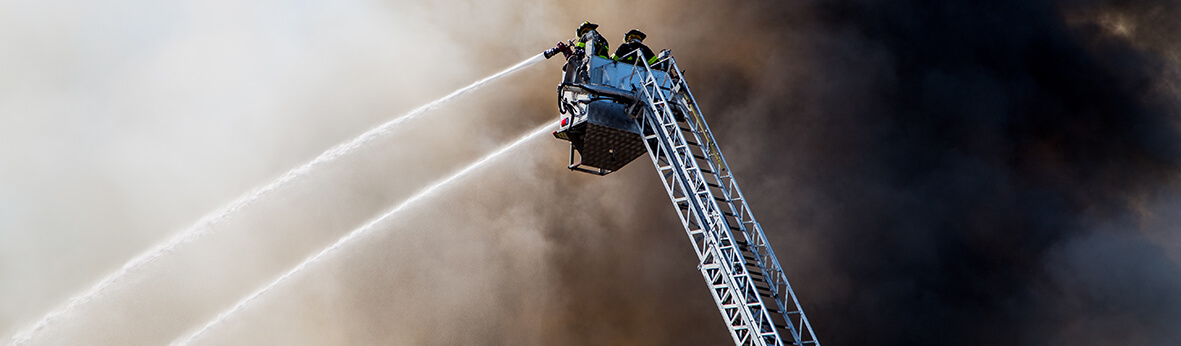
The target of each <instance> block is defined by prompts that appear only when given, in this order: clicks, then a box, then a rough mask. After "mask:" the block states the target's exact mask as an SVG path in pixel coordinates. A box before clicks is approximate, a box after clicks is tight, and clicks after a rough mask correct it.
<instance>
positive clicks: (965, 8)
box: [690, 1, 1181, 345]
mask: <svg viewBox="0 0 1181 346" xmlns="http://www.w3.org/2000/svg"><path fill="white" fill-rule="evenodd" d="M1102 6H1105V4H1099V3H1073V2H1071V3H1066V2H1064V3H1054V2H1044V1H983V2H973V1H908V2H899V1H815V2H811V3H810V4H809V6H807V8H806V9H800V10H804V11H806V12H807V13H809V14H810V18H809V19H807V20H806V21H805V22H792V21H783V22H780V23H778V24H779V27H777V28H775V29H771V28H766V29H764V30H768V31H773V32H774V31H778V32H779V33H780V34H779V35H782V36H781V37H782V38H783V39H782V40H783V41H785V42H789V43H790V42H796V43H798V44H788V45H780V46H767V47H766V49H765V50H762V51H760V50H758V49H756V50H753V51H750V52H745V53H746V54H761V53H764V52H767V53H773V54H776V55H778V56H792V55H794V56H796V57H797V58H800V60H796V61H790V60H788V59H776V58H774V57H772V58H769V59H768V60H767V61H766V63H765V64H764V65H761V66H754V67H753V68H750V67H748V66H744V67H743V68H746V70H742V68H740V70H738V71H732V70H729V69H728V68H719V69H717V70H716V71H707V72H705V74H706V77H707V78H697V79H693V80H692V81H693V82H695V83H696V84H695V85H698V86H699V87H698V88H697V90H699V91H705V90H711V91H712V90H713V89H711V85H716V86H718V87H719V89H720V90H718V91H717V92H716V93H708V94H707V93H705V92H702V94H703V95H702V97H701V98H702V100H701V101H702V103H703V107H705V108H706V111H707V112H709V111H710V110H713V112H712V114H713V115H714V117H713V118H712V119H716V120H715V123H716V124H717V125H715V128H719V127H720V128H723V129H725V131H723V132H722V133H723V136H727V137H728V138H722V139H721V140H722V141H723V144H728V143H726V142H729V143H734V144H733V145H730V146H729V148H735V147H737V148H738V150H739V155H742V156H741V158H742V159H741V161H739V160H734V161H739V162H742V164H741V167H736V168H735V170H736V171H737V172H739V173H740V174H742V177H746V180H745V181H747V182H750V183H748V184H747V186H749V187H748V189H750V187H754V188H755V189H757V190H756V191H759V192H760V193H757V194H756V193H749V194H750V198H751V199H752V200H754V201H756V205H757V206H756V208H758V209H757V210H758V211H761V215H763V220H762V221H763V222H764V224H765V225H769V227H767V228H769V229H773V230H774V232H775V234H772V236H773V237H774V238H775V239H776V240H780V241H779V244H782V245H779V247H778V248H779V249H780V250H779V251H780V252H787V251H792V250H791V249H793V248H795V247H800V246H816V247H818V248H820V250H817V252H819V253H822V254H823V255H822V256H823V257H822V258H821V259H819V260H818V261H822V262H823V263H822V264H819V266H820V268H821V269H823V270H825V271H821V270H818V269H811V268H809V267H808V266H806V265H798V266H797V265H795V264H794V263H787V264H785V266H787V267H788V268H789V269H790V270H791V271H790V272H789V273H791V274H792V277H793V278H794V279H795V281H796V285H797V287H799V290H800V291H801V292H802V295H801V296H802V298H801V299H803V301H804V303H805V306H806V308H807V309H808V311H809V313H810V314H811V316H812V318H813V319H814V321H813V322H814V324H815V325H816V327H817V329H818V332H819V333H820V336H821V339H822V341H824V342H826V343H828V344H830V345H834V344H836V345H843V344H1008V343H1015V342H1016V343H1028V344H1044V343H1047V342H1082V343H1084V344H1096V343H1097V344H1104V343H1109V342H1115V341H1118V340H1121V338H1123V337H1127V336H1128V334H1129V333H1146V334H1147V335H1140V337H1141V338H1139V339H1137V340H1140V341H1144V342H1146V343H1149V344H1174V343H1176V342H1178V341H1181V340H1178V339H1177V338H1178V337H1179V335H1177V333H1176V332H1173V331H1171V329H1172V328H1173V327H1166V326H1176V324H1175V323H1173V324H1167V323H1166V324H1164V325H1161V326H1160V328H1156V329H1153V328H1149V329H1147V330H1145V329H1137V330H1136V331H1135V332H1129V331H1126V330H1116V329H1115V328H1111V327H1106V329H1103V328H1105V327H1102V326H1101V325H1096V326H1097V327H1099V328H1100V330H1097V331H1092V332H1091V333H1088V334H1086V335H1078V338H1073V337H1071V336H1070V335H1065V336H1064V335H1060V331H1062V330H1064V329H1069V328H1070V327H1071V324H1072V323H1076V321H1078V320H1079V319H1081V318H1099V317H1098V316H1109V317H1112V318H1121V317H1136V316H1130V315H1135V314H1137V312H1138V311H1140V310H1142V309H1144V308H1147V306H1145V305H1147V304H1159V303H1162V302H1161V301H1158V300H1153V299H1148V300H1139V299H1138V298H1137V297H1134V296H1136V295H1153V296H1161V295H1162V294H1163V295H1164V296H1168V295H1175V294H1177V293H1181V286H1179V285H1177V281H1176V280H1172V279H1170V280H1166V282H1168V284H1165V285H1155V286H1150V287H1145V288H1144V290H1145V291H1137V290H1125V291H1123V292H1122V293H1121V294H1120V295H1099V296H1096V295H1088V294H1073V295H1070V294H1065V293H1064V294H1062V295H1059V294H1054V293H1055V292H1072V291H1075V289H1074V287H1069V286H1070V285H1076V284H1077V283H1076V282H1073V281H1070V280H1065V281H1064V280H1061V278H1060V277H1051V275H1049V274H1048V273H1047V268H1046V266H1045V261H1046V260H1047V256H1048V255H1050V254H1051V253H1054V252H1055V251H1057V250H1056V249H1057V247H1059V246H1062V244H1063V243H1064V242H1068V241H1070V240H1072V239H1075V238H1078V237H1084V236H1086V235H1087V234H1089V233H1090V232H1092V231H1093V229H1094V228H1095V227H1096V226H1097V224H1099V223H1103V222H1106V221H1107V220H1112V219H1115V218H1118V217H1121V216H1123V215H1126V214H1129V213H1134V212H1136V211H1135V210H1133V207H1134V206H1133V202H1134V201H1139V200H1144V199H1146V198H1151V197H1153V196H1155V195H1157V194H1159V193H1162V192H1165V191H1170V190H1174V189H1175V188H1176V181H1177V174H1178V173H1181V171H1179V170H1178V168H1179V164H1181V152H1179V151H1178V150H1179V149H1181V138H1179V137H1178V133H1177V127H1176V125H1177V120H1178V115H1179V114H1181V113H1179V108H1178V107H1177V103H1176V100H1177V95H1176V94H1168V93H1167V92H1169V91H1168V89H1167V88H1164V86H1165V85H1167V84H1168V82H1170V81H1168V80H1167V79H1166V77H1167V76H1169V75H1170V73H1169V72H1170V70H1169V69H1170V65H1169V63H1170V62H1169V61H1168V60H1167V59H1166V57H1165V55H1163V54H1161V53H1162V52H1161V51H1153V50H1151V49H1146V48H1143V47H1138V46H1137V45H1136V42H1134V41H1135V40H1134V39H1129V38H1127V37H1120V36H1119V35H1117V34H1113V33H1111V32H1110V31H1109V30H1108V29H1107V28H1104V27H1102V26H1101V25H1099V24H1096V23H1092V22H1086V21H1079V22H1068V19H1069V16H1072V15H1076V14H1077V13H1080V12H1084V11H1092V10H1093V11H1099V12H1102V11H1103V10H1102V8H1101V7H1102ZM1124 6H1125V7H1133V8H1135V7H1136V6H1135V5H1124ZM1174 7H1175V6H1174ZM1159 11H1161V10H1160V9H1158V12H1159ZM759 12H760V13H764V12H770V13H775V12H774V11H759ZM1171 13H1172V14H1173V15H1176V14H1178V12H1177V11H1175V10H1171ZM1172 18H1178V17H1175V16H1174V17H1172ZM1129 20H1131V19H1129ZM761 22H763V23H775V21H774V20H771V19H768V20H766V21H761ZM1129 24H1136V23H1129ZM1140 25H1141V26H1150V25H1151V23H1140ZM1174 27H1175V24H1174ZM1133 35H1134V33H1133ZM772 36H774V35H772ZM792 50H800V51H799V52H791V51H792ZM793 64H798V65H803V66H806V67H807V69H808V70H806V71H798V70H794V68H792V67H783V66H777V65H793ZM690 66H693V65H690ZM696 66H700V65H696ZM707 66H708V65H707ZM707 68H708V67H707ZM764 71H770V72H771V73H770V74H769V75H764V74H762V73H765V72H764ZM735 75H737V76H735ZM690 76H692V74H690ZM711 79H712V80H716V81H718V82H710V81H707V80H711ZM728 83H730V84H736V85H737V87H733V86H730V85H728ZM783 84H787V85H788V86H782V85H783ZM735 90H738V91H735ZM743 95H745V97H744V96H743ZM731 151H733V150H731ZM779 180H786V181H785V182H784V181H779ZM768 191H778V192H780V194H779V195H776V194H774V193H768ZM801 231H802V232H808V233H810V234H809V235H808V236H806V237H800V236H793V235H791V233H792V232H801ZM793 238H801V239H810V240H813V241H814V243H811V244H807V243H794V242H785V241H782V240H784V239H793ZM1106 255H1107V256H1114V257H1123V256H1130V255H1144V252H1127V253H1121V252H1116V253H1114V254H1106ZM1145 256H1148V255H1145ZM1155 256H1157V257H1154V258H1156V259H1154V260H1152V262H1156V261H1158V260H1157V259H1160V260H1163V262H1164V263H1170V264H1171V265H1165V266H1155V267H1154V268H1156V269H1157V270H1159V271H1157V272H1154V273H1153V274H1148V273H1144V275H1133V276H1132V277H1131V278H1127V277H1125V278H1120V277H1110V278H1108V279H1110V280H1128V279H1131V280H1146V279H1150V278H1151V277H1152V275H1160V276H1163V277H1170V278H1172V277H1176V276H1177V273H1178V272H1181V271H1179V269H1178V267H1177V264H1176V262H1175V261H1169V260H1168V259H1167V257H1164V256H1163V255H1160V254H1156V255H1155ZM788 258H789V259H790V258H792V256H790V255H789V256H788ZM810 260H811V261H817V259H810ZM1098 261H1099V262H1103V263H1110V264H1111V265H1113V266H1120V265H1124V266H1127V267H1128V268H1125V269H1127V270H1135V269H1136V266H1137V264H1136V263H1142V262H1143V261H1129V262H1127V263H1118V262H1120V261H1121V260H1119V259H1112V260H1110V261H1103V260H1098ZM1095 270H1099V269H1095ZM1103 270H1110V269H1103ZM813 279H820V280H822V281H828V280H831V281H829V282H826V283H825V282H816V283H813V282H812V281H811V280H813ZM829 285H836V287H830V286H829ZM832 293H839V296H832ZM1075 300H1082V302H1081V304H1080V303H1079V302H1076V301H1075ZM1103 300H1108V301H1103ZM809 303H811V304H809ZM1168 303H1170V304H1171V305H1166V306H1165V307H1163V309H1165V310H1166V311H1165V312H1162V313H1160V314H1158V315H1157V316H1152V317H1151V318H1152V319H1156V320H1159V319H1160V318H1167V320H1168V321H1172V322H1179V321H1181V318H1179V317H1181V310H1178V308H1181V305H1178V304H1177V303H1176V300H1172V301H1169V302H1168ZM1098 304H1102V305H1104V306H1103V308H1086V309H1078V310H1074V311H1072V313H1077V314H1084V315H1089V316H1069V315H1068V314H1063V313H1061V312H1059V311H1058V309H1060V308H1061V306H1062V305H1071V306H1074V305H1082V306H1095V305H1098ZM1153 308H1154V309H1157V310H1159V309H1162V307H1159V306H1157V307H1153ZM1148 317H1149V316H1145V318H1148ZM1084 336H1085V338H1084Z"/></svg>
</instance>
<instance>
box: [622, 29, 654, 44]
mask: <svg viewBox="0 0 1181 346" xmlns="http://www.w3.org/2000/svg"><path fill="white" fill-rule="evenodd" d="M632 37H635V38H636V39H637V40H640V42H644V39H645V38H647V37H648V35H644V32H642V31H639V30H636V29H632V30H631V31H628V32H627V33H626V34H623V42H627V41H631V40H632Z"/></svg>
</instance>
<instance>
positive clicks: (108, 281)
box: [12, 54, 544, 345]
mask: <svg viewBox="0 0 1181 346" xmlns="http://www.w3.org/2000/svg"><path fill="white" fill-rule="evenodd" d="M542 60H544V57H543V56H542V54H538V55H535V56H532V57H530V58H528V59H525V60H524V61H521V62H520V63H517V64H516V65H513V66H511V67H509V68H507V69H504V70H502V71H500V72H498V73H496V74H494V75H491V76H488V77H486V78H484V79H481V80H479V81H476V82H475V83H472V84H470V85H468V86H466V87H463V88H461V89H459V90H456V91H454V92H452V93H450V94H447V96H443V97H442V98H439V99H437V100H434V101H432V102H430V103H427V104H425V105H423V106H421V107H418V108H415V109H414V110H412V111H410V112H409V113H406V115H403V116H401V117H398V118H396V119H394V120H391V121H389V122H386V123H384V124H382V125H381V126H378V127H376V128H374V129H372V130H369V131H368V132H365V133H364V134H362V135H360V136H358V137H357V138H354V139H353V140H351V141H349V142H346V143H344V144H340V145H338V146H336V147H334V148H332V149H329V150H328V151H325V152H324V153H322V154H320V156H317V157H316V158H315V159H313V160H312V161H309V162H307V163H305V164H303V165H302V166H299V167H296V168H295V169H292V170H290V171H288V172H287V173H285V174H283V175H282V176H280V177H279V178H278V179H276V180H275V181H274V182H271V183H270V184H267V185H265V186H263V187H259V188H255V189H254V190H252V191H251V192H250V193H248V194H246V195H243V196H241V197H238V199H236V200H234V201H233V202H230V204H229V205H227V206H226V207H225V208H223V209H220V210H217V211H215V212H213V213H211V214H208V215H206V216H205V217H203V218H201V219H200V220H198V221H197V223H195V224H193V226H191V227H189V228H188V229H185V230H184V231H181V232H180V233H178V234H177V235H176V236H174V237H172V238H171V239H169V240H168V241H167V242H164V243H161V244H160V245H158V246H156V247H154V248H152V249H151V250H148V251H147V252H145V253H143V254H140V255H139V256H137V257H135V258H133V259H132V260H131V261H129V262H127V263H126V264H124V265H123V267H121V268H119V270H117V271H115V272H114V273H111V274H110V275H107V276H106V277H105V278H103V279H102V281H99V282H98V283H97V284H95V285H94V286H92V287H91V288H90V289H89V290H87V291H85V292H83V293H81V294H79V295H76V296H74V297H73V298H70V300H69V301H67V303H66V304H65V305H64V306H62V307H59V308H58V309H56V310H53V311H52V312H50V313H48V314H47V315H45V316H44V317H43V318H42V319H41V320H40V321H38V322H37V323H35V324H33V325H32V327H30V328H28V329H26V330H25V331H23V332H18V333H16V334H15V335H14V336H13V338H12V343H13V345H21V344H24V343H26V342H28V341H29V340H30V339H32V338H33V337H35V336H36V335H38V334H39V333H41V332H42V331H44V330H45V328H46V327H48V326H49V325H51V324H53V323H54V322H56V321H57V320H58V319H60V318H62V317H63V316H65V315H67V314H69V313H71V312H73V311H74V310H76V309H77V308H78V307H80V306H82V305H85V304H86V303H88V302H90V301H91V300H93V299H94V298H96V297H98V296H99V295H100V294H101V293H103V292H104V291H106V290H107V289H109V288H110V287H112V286H114V285H115V284H117V283H118V282H119V281H120V279H121V278H123V277H124V276H126V275H127V274H129V273H132V272H135V271H138V270H140V269H141V268H143V267H144V266H146V265H147V264H149V263H153V262H155V261H156V260H157V259H159V258H161V257H163V256H165V255H167V254H169V253H172V252H174V251H176V249H177V248H178V247H179V246H181V245H184V244H187V243H190V242H193V241H195V240H197V239H200V238H201V237H202V236H204V235H205V233H207V232H208V231H209V230H210V229H211V228H212V227H213V226H214V225H217V224H219V223H221V222H222V221H224V220H226V219H227V218H229V217H230V216H231V215H233V214H234V213H236V212H238V211H240V210H242V209H245V208H247V207H249V206H251V205H253V204H254V203H256V202H258V201H259V200H260V199H262V198H263V197H265V196H267V195H269V194H270V193H271V192H273V191H275V190H278V189H279V188H281V187H284V186H286V185H288V184H289V183H291V182H292V181H294V180H295V179H297V178H300V177H302V176H304V175H306V174H308V173H309V172H311V171H312V170H313V169H315V168H316V167H319V166H321V165H323V164H325V163H328V162H332V161H334V160H336V159H337V158H339V157H341V156H344V155H346V154H348V153H350V152H352V151H354V150H356V149H357V148H360V147H362V146H364V145H366V144H368V143H370V142H372V141H373V140H375V139H377V138H381V137H382V136H385V135H386V134H388V133H389V132H390V131H392V130H393V129H394V128H396V127H397V126H398V125H400V124H402V123H404V122H406V121H409V120H412V119H414V118H417V117H419V116H421V115H422V114H424V113H426V112H428V111H431V110H434V109H436V108H438V107H439V106H441V105H443V104H445V103H447V102H450V101H451V100H453V99H455V98H456V97H459V96H460V95H463V94H466V93H468V92H471V91H472V90H476V89H478V88H480V87H482V86H484V85H485V84H488V83H489V82H492V81H494V80H496V79H499V78H501V77H504V76H506V75H509V74H511V73H513V72H516V71H518V70H521V69H523V68H525V67H529V66H531V65H533V64H536V63H538V62H541V61H542Z"/></svg>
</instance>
